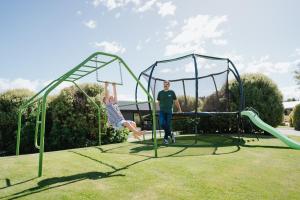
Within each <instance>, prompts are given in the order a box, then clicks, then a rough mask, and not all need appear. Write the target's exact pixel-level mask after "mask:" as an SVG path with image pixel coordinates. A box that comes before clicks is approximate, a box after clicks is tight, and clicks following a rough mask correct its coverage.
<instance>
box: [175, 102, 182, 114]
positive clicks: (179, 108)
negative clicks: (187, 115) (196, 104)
mask: <svg viewBox="0 0 300 200" xmlns="http://www.w3.org/2000/svg"><path fill="white" fill-rule="evenodd" d="M174 102H175V105H176V107H177V110H178V112H182V110H181V106H180V103H179V101H178V99H175V100H174Z"/></svg>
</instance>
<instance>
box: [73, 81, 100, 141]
mask: <svg viewBox="0 0 300 200" xmlns="http://www.w3.org/2000/svg"><path fill="white" fill-rule="evenodd" d="M73 83H74V85H75V86H76V87H77V88H78V89H79V90H80V91H81V92H82V93H83V94H84V95H85V96H86V97H87V98H88V100H89V101H90V102H91V103H92V104H93V105H94V106H95V107H96V108H97V111H98V128H99V130H98V134H99V145H101V124H100V122H101V118H100V116H101V112H100V106H99V105H98V104H97V103H96V102H95V101H94V100H93V99H92V98H91V97H90V96H89V95H88V94H87V93H86V92H85V91H83V89H81V88H80V87H79V85H77V84H76V83H75V82H73Z"/></svg>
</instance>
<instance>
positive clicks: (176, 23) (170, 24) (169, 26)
mask: <svg viewBox="0 0 300 200" xmlns="http://www.w3.org/2000/svg"><path fill="white" fill-rule="evenodd" d="M177 25H178V22H177V21H176V20H171V21H169V24H168V25H167V26H166V29H167V30H168V29H171V28H174V27H175V26H177Z"/></svg>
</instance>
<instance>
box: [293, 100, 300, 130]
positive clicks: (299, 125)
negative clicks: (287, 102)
mask: <svg viewBox="0 0 300 200" xmlns="http://www.w3.org/2000/svg"><path fill="white" fill-rule="evenodd" d="M292 113H293V117H292V120H293V121H292V122H293V123H292V124H293V126H294V128H295V130H298V131H299V130H300V104H298V105H296V106H295V108H294V109H293V112H292Z"/></svg>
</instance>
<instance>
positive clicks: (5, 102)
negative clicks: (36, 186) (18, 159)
mask: <svg viewBox="0 0 300 200" xmlns="http://www.w3.org/2000/svg"><path fill="white" fill-rule="evenodd" d="M80 87H81V88H82V89H83V90H84V91H85V92H86V93H87V94H88V95H89V96H90V97H91V98H92V99H93V100H94V101H95V102H96V103H97V104H98V105H100V108H101V116H102V118H101V127H102V130H101V133H102V135H101V138H102V143H103V144H107V143H116V142H123V141H125V140H126V139H127V136H128V133H129V132H128V130H127V129H123V130H114V129H112V128H110V127H108V128H107V126H106V125H107V120H106V111H105V108H104V106H103V105H102V103H101V94H102V92H103V88H102V87H100V86H99V85H98V84H82V85H80ZM32 95H33V93H32V92H30V91H28V90H12V91H7V92H5V93H2V94H1V95H0V118H1V121H0V149H1V150H2V149H3V151H5V152H6V154H7V155H12V154H14V153H15V146H16V130H17V112H18V108H19V107H20V105H21V104H22V103H23V102H24V101H25V99H27V98H28V97H30V96H32ZM35 110H36V107H30V108H29V109H27V110H26V111H25V113H24V115H23V128H22V134H21V147H20V148H21V149H20V152H21V153H32V152H37V150H36V149H35V148H34V129H35V119H36V118H35ZM105 130H106V131H105ZM98 137H99V136H98V119H97V109H96V108H95V107H94V106H93V105H92V104H91V103H90V102H89V101H88V99H87V98H86V97H85V96H84V94H83V93H82V92H81V91H79V90H78V89H77V88H76V87H74V86H71V87H68V88H65V89H63V90H62V91H61V92H60V93H59V94H58V95H56V96H50V97H49V98H48V103H47V115H46V132H45V150H46V151H52V150H61V149H68V148H78V147H86V146H94V145H97V144H98V140H99V138H98Z"/></svg>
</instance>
